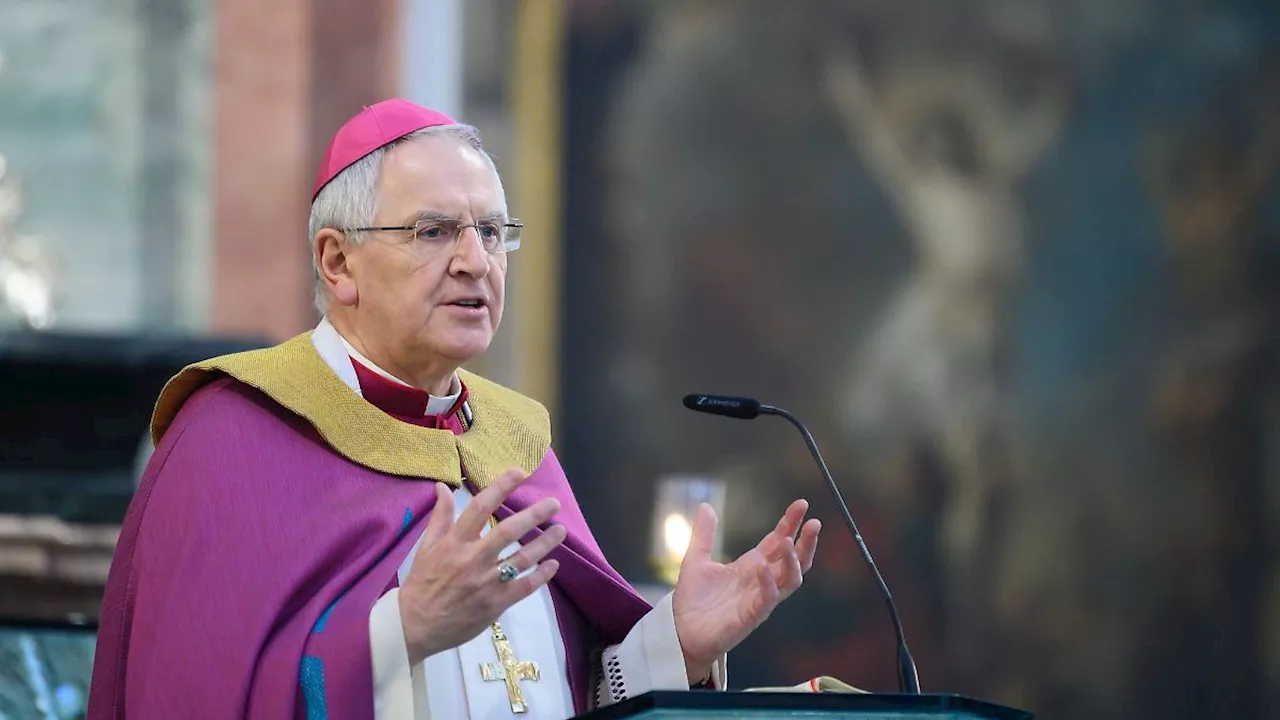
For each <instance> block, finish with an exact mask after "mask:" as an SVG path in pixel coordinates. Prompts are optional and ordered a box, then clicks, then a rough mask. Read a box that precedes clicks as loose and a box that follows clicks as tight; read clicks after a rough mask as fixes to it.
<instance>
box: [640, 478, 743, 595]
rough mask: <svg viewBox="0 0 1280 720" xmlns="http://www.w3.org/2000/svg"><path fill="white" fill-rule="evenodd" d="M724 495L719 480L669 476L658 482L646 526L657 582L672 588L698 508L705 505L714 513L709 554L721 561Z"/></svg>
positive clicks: (722, 485)
mask: <svg viewBox="0 0 1280 720" xmlns="http://www.w3.org/2000/svg"><path fill="white" fill-rule="evenodd" d="M726 494H727V491H726V487H725V483H724V481H723V480H718V479H716V478H711V477H705V476H699V475H671V476H668V477H664V478H661V479H659V481H658V486H657V492H656V494H655V498H654V504H653V519H652V523H651V526H650V530H649V534H650V545H649V560H650V563H651V564H652V566H653V570H654V572H655V573H657V575H658V578H659V580H660V581H661V582H663V583H665V584H667V585H675V583H676V578H677V577H678V576H679V574H680V563H681V562H683V561H684V555H685V552H686V551H688V549H689V541H690V539H691V538H692V537H693V521H694V518H695V517H696V516H697V512H698V506H699V505H700V504H702V503H704V502H705V503H707V504H709V505H711V507H712V508H713V509H714V510H715V511H716V516H717V517H718V518H719V519H720V522H718V523H717V524H716V532H715V537H714V538H713V540H712V545H711V554H712V556H713V557H715V558H719V557H721V554H722V549H721V548H722V544H723V539H724V507H725V496H726Z"/></svg>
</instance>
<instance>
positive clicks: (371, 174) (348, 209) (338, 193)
mask: <svg viewBox="0 0 1280 720" xmlns="http://www.w3.org/2000/svg"><path fill="white" fill-rule="evenodd" d="M433 136H443V137H450V138H453V139H455V140H458V141H459V142H461V143H463V144H465V145H467V146H468V147H470V148H472V149H474V150H476V151H477V152H479V153H480V154H481V155H483V156H484V157H485V159H487V160H488V161H489V165H491V166H492V167H493V168H494V174H495V175H496V174H497V164H496V163H494V160H493V157H492V156H491V155H489V153H488V151H486V150H485V149H484V145H483V144H481V142H480V132H479V131H478V130H476V129H475V128H474V127H472V126H470V125H461V124H457V125H437V126H435V127H428V128H423V129H421V130H416V131H414V132H411V133H409V134H408V135H405V136H404V137H402V138H400V139H398V140H394V141H392V142H390V143H387V144H386V145H384V146H382V147H380V148H378V149H377V150H374V151H373V152H371V153H369V154H368V155H365V156H364V157H362V158H360V159H359V160H357V161H356V162H354V163H352V164H351V165H350V166H348V167H347V168H346V169H345V170H343V171H342V172H340V173H338V174H337V175H336V176H335V177H334V178H333V180H330V181H329V183H328V184H327V185H325V186H324V188H322V189H321V190H320V193H319V194H318V195H316V199H315V200H314V201H312V203H311V218H310V220H309V221H308V222H307V239H308V248H309V249H310V250H311V269H312V271H313V272H314V273H315V281H316V291H315V294H316V297H315V303H316V309H317V310H319V311H320V314H321V315H323V314H324V313H325V311H326V309H327V306H328V294H327V293H326V291H325V287H324V282H323V281H322V280H321V279H320V265H319V262H318V261H317V260H316V253H315V242H316V234H318V233H319V232H320V231H321V230H324V229H325V228H334V229H337V230H346V229H347V228H357V227H368V226H370V225H372V224H373V222H374V218H376V217H377V215H378V178H379V177H381V175H382V162H383V160H384V159H385V158H386V156H387V153H389V152H390V151H391V150H394V149H395V148H397V147H399V146H401V145H403V144H405V143H407V142H412V141H413V140H417V139H418V138H423V137H433ZM499 182H501V181H499ZM346 235H347V239H348V240H350V241H351V242H352V243H356V244H359V243H361V242H364V240H365V233H362V232H350V231H348V232H346Z"/></svg>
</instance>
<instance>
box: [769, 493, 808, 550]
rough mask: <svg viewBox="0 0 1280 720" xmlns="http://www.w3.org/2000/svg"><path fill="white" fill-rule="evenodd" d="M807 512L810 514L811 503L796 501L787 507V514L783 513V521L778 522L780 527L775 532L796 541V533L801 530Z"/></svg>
mask: <svg viewBox="0 0 1280 720" xmlns="http://www.w3.org/2000/svg"><path fill="white" fill-rule="evenodd" d="M807 512H809V501H808V500H796V501H795V502H793V503H791V505H790V506H788V507H787V511H786V512H784V513H782V519H781V520H779V521H778V526H777V527H775V528H774V529H773V531H774V532H775V533H778V534H779V535H781V536H784V537H789V538H791V539H792V540H794V539H795V537H796V531H797V530H799V529H800V522H801V521H802V520H804V515H805V513H807Z"/></svg>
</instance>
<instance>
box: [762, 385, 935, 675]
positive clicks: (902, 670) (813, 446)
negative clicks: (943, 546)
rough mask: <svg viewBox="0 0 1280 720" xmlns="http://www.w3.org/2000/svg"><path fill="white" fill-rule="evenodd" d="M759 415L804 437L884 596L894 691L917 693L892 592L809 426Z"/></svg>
mask: <svg viewBox="0 0 1280 720" xmlns="http://www.w3.org/2000/svg"><path fill="white" fill-rule="evenodd" d="M760 414H761V415H776V416H778V417H780V418H782V419H784V420H786V421H787V422H789V423H791V424H792V425H794V426H795V427H796V429H797V430H799V431H800V434H801V435H803V436H804V441H805V444H807V445H808V446H809V452H810V453H811V454H812V455H813V459H814V460H816V461H817V462H818V468H819V469H820V470H822V477H823V479H824V480H826V481H827V488H828V489H830V490H831V494H832V496H834V497H835V501H836V505H837V506H838V507H839V508H840V514H841V516H842V517H843V518H844V522H845V525H848V526H849V532H851V533H853V539H854V541H855V542H856V543H857V544H858V550H860V551H861V552H862V558H863V559H864V560H866V562H867V566H868V567H870V568H871V574H872V575H873V576H874V577H875V579H876V584H877V585H879V586H880V595H881V596H882V597H883V598H884V601H885V605H887V606H888V607H889V617H890V619H891V620H892V621H893V632H894V635H895V636H896V637H897V641H898V690H899V691H900V692H903V693H906V694H909V695H919V694H920V676H919V674H918V673H917V671H916V661H915V660H914V659H913V658H912V657H911V650H909V649H908V648H907V637H906V633H904V632H903V630H902V619H901V618H900V617H898V606H897V605H895V604H894V602H893V595H892V594H891V593H890V592H889V585H888V584H887V583H885V581H884V576H883V575H881V574H880V568H878V567H876V561H875V560H874V559H873V558H872V557H871V551H870V550H868V549H867V543H866V541H864V540H863V539H862V533H861V532H860V531H859V530H858V524H857V523H855V522H854V521H853V515H851V514H850V513H849V506H848V505H846V504H845V502H844V497H843V496H842V495H841V494H840V488H839V487H837V486H836V481H835V480H834V479H833V478H832V477H831V471H830V470H829V469H827V463H826V461H824V460H823V459H822V453H821V452H820V451H819V450H818V443H817V442H815V441H814V439H813V435H812V434H811V433H810V432H809V428H807V427H805V424H804V423H803V422H801V421H800V418H798V417H796V416H795V415H792V414H791V413H790V412H787V411H786V410H783V409H782V408H779V407H774V406H773V405H761V406H760Z"/></svg>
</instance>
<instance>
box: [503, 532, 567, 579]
mask: <svg viewBox="0 0 1280 720" xmlns="http://www.w3.org/2000/svg"><path fill="white" fill-rule="evenodd" d="M568 534H569V533H568V531H567V530H565V528H564V526H563V525H552V526H551V527H550V528H548V529H547V531H546V532H544V533H542V534H541V535H539V536H538V538H537V539H536V540H534V541H533V542H531V543H529V544H528V545H522V546H520V549H519V550H517V551H516V552H514V553H512V554H511V555H510V556H509V557H508V558H507V559H506V560H507V562H509V563H511V564H512V565H513V566H515V568H516V569H517V570H519V571H520V572H524V571H525V570H528V569H529V568H531V567H533V566H534V565H537V564H538V563H539V562H541V560H542V558H544V557H546V556H547V555H548V554H549V553H550V552H551V551H552V550H555V549H556V548H558V547H560V544H561V543H563V542H564V539H565V536H567V535H568Z"/></svg>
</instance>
